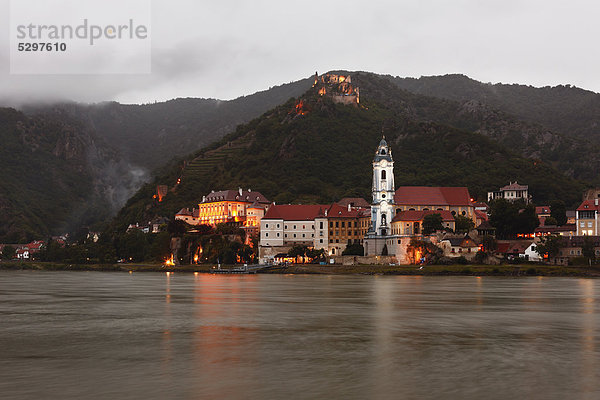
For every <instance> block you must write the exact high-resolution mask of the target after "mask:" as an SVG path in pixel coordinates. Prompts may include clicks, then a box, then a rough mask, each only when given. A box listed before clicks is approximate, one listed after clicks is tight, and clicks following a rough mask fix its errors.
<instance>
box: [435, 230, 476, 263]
mask: <svg viewBox="0 0 600 400" xmlns="http://www.w3.org/2000/svg"><path fill="white" fill-rule="evenodd" d="M439 247H440V248H441V249H442V250H443V251H444V256H445V257H449V258H457V257H461V256H462V257H464V258H466V259H467V260H469V261H471V260H472V259H473V258H474V257H475V254H477V252H478V251H479V245H478V244H477V243H476V242H475V241H474V240H473V239H471V237H469V236H468V235H464V236H450V237H445V238H443V239H442V240H441V241H440V244H439Z"/></svg>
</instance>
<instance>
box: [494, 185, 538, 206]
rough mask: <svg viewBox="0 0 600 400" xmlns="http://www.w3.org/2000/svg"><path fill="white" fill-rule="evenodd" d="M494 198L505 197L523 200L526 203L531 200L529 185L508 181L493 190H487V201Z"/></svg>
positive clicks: (511, 199) (509, 199)
mask: <svg viewBox="0 0 600 400" xmlns="http://www.w3.org/2000/svg"><path fill="white" fill-rule="evenodd" d="M496 199H505V200H508V201H517V200H523V201H525V204H528V203H529V202H530V201H531V196H529V186H527V185H519V184H518V183H517V182H516V181H515V182H510V183H509V184H508V185H506V186H504V187H501V188H500V189H499V190H497V191H495V192H488V201H492V200H496Z"/></svg>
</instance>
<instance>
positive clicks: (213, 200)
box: [175, 188, 271, 239]
mask: <svg viewBox="0 0 600 400" xmlns="http://www.w3.org/2000/svg"><path fill="white" fill-rule="evenodd" d="M270 206H271V202H270V201H269V200H267V198H266V197H265V196H263V195H262V194H261V193H260V192H253V191H252V190H251V189H248V190H242V189H241V188H240V189H238V190H221V191H218V192H215V191H214V190H213V191H212V192H211V193H209V194H208V195H206V196H203V197H202V202H201V203H200V204H198V208H193V209H190V208H182V209H181V210H179V212H178V213H177V214H175V219H176V220H181V221H184V222H185V223H187V224H189V225H211V226H217V224H221V223H229V224H235V225H237V226H239V227H241V228H242V229H244V230H245V231H246V238H247V239H249V238H250V237H251V236H254V235H258V233H259V231H260V219H261V218H262V217H263V216H264V215H265V212H266V211H267V210H268V209H269V207H270Z"/></svg>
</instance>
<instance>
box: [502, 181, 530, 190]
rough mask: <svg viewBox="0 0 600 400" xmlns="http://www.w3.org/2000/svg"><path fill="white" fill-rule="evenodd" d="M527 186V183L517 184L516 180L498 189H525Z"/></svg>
mask: <svg viewBox="0 0 600 400" xmlns="http://www.w3.org/2000/svg"><path fill="white" fill-rule="evenodd" d="M527 189H529V186H527V185H519V184H518V183H517V182H511V183H510V184H509V185H506V186H504V187H501V188H500V191H505V190H527Z"/></svg>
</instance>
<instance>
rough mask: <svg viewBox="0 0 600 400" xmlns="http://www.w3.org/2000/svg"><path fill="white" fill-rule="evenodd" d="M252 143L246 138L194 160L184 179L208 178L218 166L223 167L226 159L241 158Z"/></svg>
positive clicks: (185, 172)
mask: <svg viewBox="0 0 600 400" xmlns="http://www.w3.org/2000/svg"><path fill="white" fill-rule="evenodd" d="M250 142H251V139H250V138H248V137H246V136H245V137H242V138H240V139H238V140H235V141H233V142H229V143H227V144H226V145H224V146H222V147H219V148H218V149H216V150H212V151H209V152H207V153H206V154H203V155H200V156H198V157H196V158H194V159H193V160H192V161H190V162H189V163H188V164H187V165H186V167H185V169H184V171H183V175H184V178H186V179H187V178H192V179H194V178H200V177H202V176H206V175H207V174H209V173H210V172H213V171H215V169H216V168H217V166H219V165H222V163H223V161H225V160H226V159H228V158H230V157H235V156H241V155H242V154H243V150H244V149H245V148H247V147H248V145H249V144H250Z"/></svg>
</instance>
